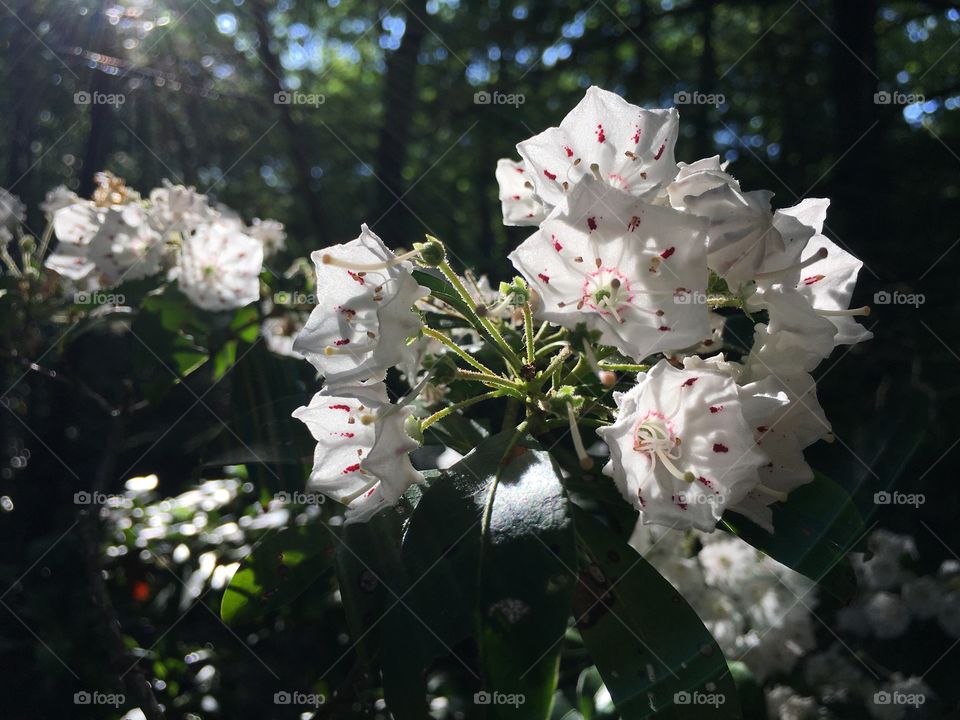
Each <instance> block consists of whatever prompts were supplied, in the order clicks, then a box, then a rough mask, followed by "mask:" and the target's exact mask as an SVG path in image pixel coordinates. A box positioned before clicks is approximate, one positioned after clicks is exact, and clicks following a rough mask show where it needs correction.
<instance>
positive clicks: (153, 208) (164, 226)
mask: <svg viewBox="0 0 960 720" xmlns="http://www.w3.org/2000/svg"><path fill="white" fill-rule="evenodd" d="M149 213H150V221H151V223H152V224H153V226H154V228H156V229H157V230H159V231H160V232H161V233H168V232H179V233H189V232H192V231H193V230H195V229H196V228H197V227H198V226H200V225H202V224H204V223H209V222H211V221H212V220H214V218H215V217H216V215H217V212H216V210H214V209H213V208H212V207H211V206H210V203H209V202H208V201H207V196H206V195H202V194H201V193H198V192H197V191H196V189H195V188H193V187H186V186H184V185H174V184H173V183H171V182H170V181H169V180H166V179H165V180H164V181H163V185H162V186H161V187H158V188H154V189H153V190H152V191H151V192H150V207H149Z"/></svg>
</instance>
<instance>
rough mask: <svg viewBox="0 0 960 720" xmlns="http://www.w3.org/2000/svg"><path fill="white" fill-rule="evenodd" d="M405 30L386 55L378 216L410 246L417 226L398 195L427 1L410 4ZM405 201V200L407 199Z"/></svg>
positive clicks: (389, 231) (381, 223)
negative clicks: (396, 43) (393, 47)
mask: <svg viewBox="0 0 960 720" xmlns="http://www.w3.org/2000/svg"><path fill="white" fill-rule="evenodd" d="M407 8H408V10H407V21H406V29H405V31H404V33H403V39H402V40H401V41H400V47H399V48H397V49H396V50H395V51H394V52H393V53H391V54H390V55H389V57H388V58H387V67H386V73H385V74H384V83H383V103H382V104H383V122H382V124H381V126H380V138H379V143H378V146H377V162H376V173H377V177H378V178H379V180H380V183H379V184H378V187H377V202H376V208H377V210H376V214H375V217H377V218H380V219H379V220H378V222H377V225H378V226H380V227H382V228H386V229H387V234H388V235H390V237H391V239H393V240H394V242H402V243H404V244H407V245H409V244H410V242H412V241H413V240H416V239H419V238H415V237H413V233H414V232H415V231H414V228H415V227H416V225H415V223H414V220H413V218H411V216H410V213H409V212H408V211H407V210H406V208H405V207H404V206H403V204H402V203H400V202H398V198H400V197H402V196H403V192H404V190H403V168H404V166H405V165H406V162H407V155H408V153H407V150H408V149H409V144H410V126H411V124H412V122H413V113H414V110H415V109H416V71H417V56H418V55H419V54H420V48H421V47H422V45H423V36H424V33H425V31H426V28H425V26H424V18H425V17H426V14H427V3H426V0H418V1H417V2H411V3H409V4H408V6H407ZM404 202H406V200H404Z"/></svg>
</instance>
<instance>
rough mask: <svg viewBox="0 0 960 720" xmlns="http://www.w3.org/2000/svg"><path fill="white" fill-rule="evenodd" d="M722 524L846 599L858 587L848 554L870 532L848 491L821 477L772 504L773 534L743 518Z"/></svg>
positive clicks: (726, 518) (730, 516) (731, 515)
mask: <svg viewBox="0 0 960 720" xmlns="http://www.w3.org/2000/svg"><path fill="white" fill-rule="evenodd" d="M723 524H724V525H725V526H726V528H727V529H728V530H729V531H730V532H732V533H734V534H736V535H738V536H739V537H740V538H742V539H743V540H745V541H746V542H748V543H750V544H751V545H753V546H754V547H755V548H757V549H758V550H761V551H763V552H765V553H766V554H767V555H769V556H770V557H772V558H773V559H774V560H777V561H778V562H781V563H783V564H784V565H786V566H787V567H790V568H792V569H793V570H796V571H797V572H799V573H802V574H803V575H806V576H807V577H808V578H810V579H811V580H814V581H815V582H817V583H818V584H820V585H821V586H822V587H823V588H824V589H825V590H827V592H829V593H830V594H831V595H834V596H835V597H836V598H837V599H839V600H841V601H844V602H845V601H847V600H849V599H850V598H851V597H852V596H853V594H854V592H856V589H857V581H856V576H855V575H854V572H853V568H852V567H851V566H850V563H849V561H847V559H846V556H847V553H849V552H850V550H851V548H853V546H854V545H855V544H856V543H857V541H858V540H859V539H860V537H861V536H862V535H863V533H864V532H865V528H864V524H863V518H862V517H861V515H860V513H859V511H858V510H857V508H856V506H855V505H854V503H853V500H852V499H851V498H850V496H849V495H848V494H847V493H846V491H845V490H844V489H843V488H841V487H840V486H839V485H837V484H836V483H835V482H834V481H833V480H831V479H830V478H828V477H827V476H826V475H823V474H821V473H814V478H813V482H810V483H807V484H806V485H804V486H802V487H800V488H798V489H796V490H794V491H793V492H792V493H790V498H789V500H787V502H786V503H783V504H779V503H778V504H776V505H774V506H773V526H774V528H775V530H776V532H775V533H774V534H773V535H771V534H770V533H768V532H767V531H766V530H764V529H763V528H761V527H760V526H759V525H756V524H755V523H753V522H751V521H749V520H747V519H746V518H745V517H743V516H741V515H736V514H734V513H726V514H725V515H724V519H723Z"/></svg>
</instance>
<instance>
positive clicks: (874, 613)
mask: <svg viewBox="0 0 960 720" xmlns="http://www.w3.org/2000/svg"><path fill="white" fill-rule="evenodd" d="M864 611H865V612H866V614H867V621H868V622H869V623H870V627H871V628H872V629H873V634H874V635H876V636H877V637H878V638H881V639H889V638H895V637H899V636H900V635H903V633H904V632H905V631H906V629H907V627H908V626H909V625H910V611H909V610H908V609H907V606H906V605H904V604H903V601H902V600H901V599H900V597H899V596H898V595H894V594H893V593H889V592H886V591H880V592H878V593H877V594H875V595H874V596H873V597H871V598H870V599H869V600H868V601H867V604H866V605H865V606H864Z"/></svg>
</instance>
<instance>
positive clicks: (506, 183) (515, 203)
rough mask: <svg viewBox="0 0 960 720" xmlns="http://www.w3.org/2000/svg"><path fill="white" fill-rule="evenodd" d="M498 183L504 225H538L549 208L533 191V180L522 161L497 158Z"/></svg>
mask: <svg viewBox="0 0 960 720" xmlns="http://www.w3.org/2000/svg"><path fill="white" fill-rule="evenodd" d="M496 176H497V184H499V185H500V207H501V209H502V210H503V224H504V225H538V224H540V221H541V220H543V219H544V218H545V217H546V216H547V209H546V208H545V207H544V205H543V203H542V202H540V199H539V198H538V197H537V196H536V195H535V194H534V192H533V181H532V180H531V178H530V175H529V173H527V171H526V169H525V168H524V165H523V163H522V162H517V161H515V160H510V159H508V158H501V159H500V160H497V171H496Z"/></svg>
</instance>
